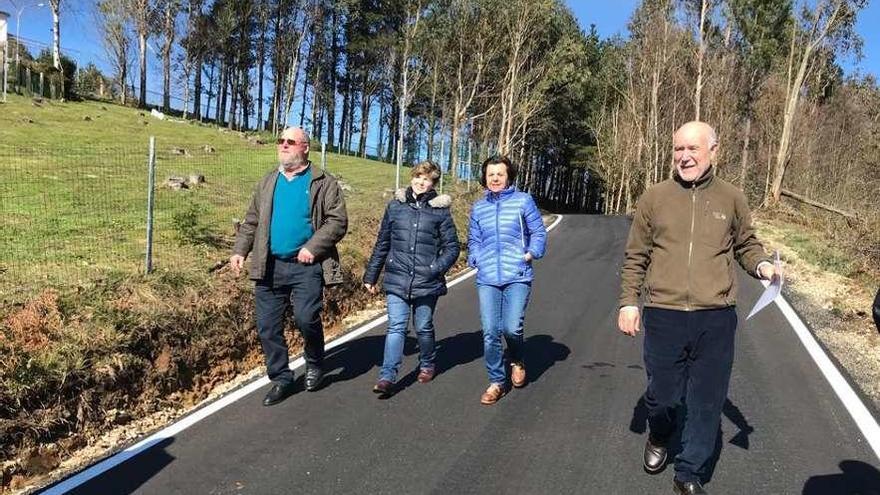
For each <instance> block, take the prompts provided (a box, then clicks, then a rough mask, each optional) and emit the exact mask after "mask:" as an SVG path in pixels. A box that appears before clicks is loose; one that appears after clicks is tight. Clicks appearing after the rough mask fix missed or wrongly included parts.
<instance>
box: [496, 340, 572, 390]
mask: <svg viewBox="0 0 880 495" xmlns="http://www.w3.org/2000/svg"><path fill="white" fill-rule="evenodd" d="M481 350H482V349H481ZM569 354H571V350H570V349H569V348H568V346H567V345H565V344H561V343H559V342H555V341H554V340H553V337H552V336H550V335H544V334H541V335H531V336H529V337H526V341H525V358H524V359H525V364H526V372H527V374H528V383H534V382H537V381H538V380H539V379H540V378H541V375H543V374H544V372H545V371H547V370H548V369H550V368H551V367H553V365H554V364H556V363H558V362H559V361H565V360H566V359H567V358H568V355H569Z"/></svg>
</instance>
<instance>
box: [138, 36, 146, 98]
mask: <svg viewBox="0 0 880 495" xmlns="http://www.w3.org/2000/svg"><path fill="white" fill-rule="evenodd" d="M138 49H139V50H140V54H139V55H140V58H139V59H138V60H139V67H140V72H141V73H140V87H139V88H138V89H139V90H140V98H139V99H138V106H139V107H141V108H146V107H147V33H146V32H143V31H142V32H140V33H138Z"/></svg>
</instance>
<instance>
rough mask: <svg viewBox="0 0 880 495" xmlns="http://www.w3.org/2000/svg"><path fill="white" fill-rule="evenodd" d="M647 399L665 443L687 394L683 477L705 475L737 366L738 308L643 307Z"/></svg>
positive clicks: (679, 474) (678, 473)
mask: <svg viewBox="0 0 880 495" xmlns="http://www.w3.org/2000/svg"><path fill="white" fill-rule="evenodd" d="M644 321H645V370H646V371H647V373H648V390H647V391H646V392H645V405H646V406H647V408H648V425H649V426H650V429H651V438H652V439H653V440H654V441H655V442H660V443H663V442H665V441H666V440H668V439H669V437H670V436H671V435H672V433H673V432H674V430H675V428H676V418H675V410H676V407H677V406H679V405H680V404H681V399H682V397H684V400H685V406H686V407H685V411H686V415H685V418H684V428H683V430H682V434H681V447H682V450H681V453H679V454H678V456H677V457H676V458H675V477H676V478H678V479H679V480H680V481H695V480H701V479H704V478H705V475H706V474H707V473H706V469H707V467H708V463H709V460H710V459H711V457H712V455H713V453H714V450H715V440H716V436H717V434H718V427H719V424H720V421H721V408H722V407H723V406H724V401H725V399H726V398H727V387H728V385H729V383H730V372H731V369H732V368H733V355H734V335H735V333H736V311H735V310H734V308H732V307H729V308H722V309H710V310H703V311H690V312H687V311H674V310H668V309H658V308H645V311H644Z"/></svg>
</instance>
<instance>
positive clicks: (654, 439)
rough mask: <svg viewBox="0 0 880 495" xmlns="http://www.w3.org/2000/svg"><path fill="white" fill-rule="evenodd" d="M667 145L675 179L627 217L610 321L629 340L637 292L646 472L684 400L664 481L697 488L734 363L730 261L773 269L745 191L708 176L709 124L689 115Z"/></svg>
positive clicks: (659, 460)
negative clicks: (615, 311)
mask: <svg viewBox="0 0 880 495" xmlns="http://www.w3.org/2000/svg"><path fill="white" fill-rule="evenodd" d="M673 145H674V150H673V154H674V163H675V177H674V178H672V179H669V180H666V181H663V182H661V183H659V184H657V185H655V186H653V187H651V188H649V189H648V190H647V191H645V193H644V194H643V195H642V197H641V198H640V199H639V204H638V207H637V209H636V213H635V216H634V218H633V223H632V227H631V228H630V233H629V239H628V241H627V245H626V256H625V261H624V264H623V268H622V270H621V279H622V280H621V295H620V312H619V315H618V326H619V327H620V331H621V332H623V333H625V334H627V335H630V336H633V337H634V336H635V334H636V333H637V332H638V331H639V321H640V313H639V307H638V302H639V295H640V294H642V295H643V297H644V306H645V310H644V320H645V346H644V347H645V350H644V357H645V370H646V371H647V375H648V386H647V390H646V392H645V396H644V399H645V405H646V406H647V408H648V424H649V427H650V434H649V436H648V441H647V442H646V444H645V452H644V464H645V469H646V470H647V471H648V472H649V473H657V472H660V471H661V470H662V469H663V467H664V465H665V463H666V443H667V441H668V440H669V437H670V436H671V435H672V433H673V431H674V430H675V409H676V407H677V406H678V405H679V404H680V402H681V398H682V397H684V399H685V403H686V405H687V415H686V418H685V424H684V430H683V433H682V450H681V453H680V454H678V455H677V456H676V459H675V478H674V480H673V487H674V488H675V491H676V492H677V493H683V494H697V493H706V492H705V490H704V489H703V487H702V485H701V483H702V482H704V481H705V479H706V477H707V474H708V473H707V472H706V471H707V468H708V461H709V459H710V458H711V456H712V454H713V452H714V447H715V437H716V434H717V431H718V424H719V421H720V420H721V408H722V406H723V404H724V401H725V399H726V398H727V388H728V384H729V382H730V372H731V369H732V367H733V355H734V334H735V331H736V323H737V321H736V312H735V310H734V306H735V305H736V272H735V270H734V266H733V258H736V261H738V262H739V264H740V265H741V266H742V267H743V268H744V269H745V270H746V271H747V272H748V273H749V274H750V275H752V276H754V277H759V278H764V279H767V280H770V279H772V278H773V277H776V276H777V275H781V274H777V271H776V267H775V266H774V265H773V263H771V262H770V260H769V258H768V257H767V256H766V254H765V253H764V249H763V247H762V246H761V243H760V242H758V240H757V239H756V238H755V231H754V228H753V227H752V225H751V218H750V213H749V207H748V203H747V202H746V198H745V195H743V193H742V191H740V190H739V189H737V188H736V187H734V186H733V185H731V184H728V183H727V182H725V181H723V180H721V179H719V178H718V177H715V174H714V170H713V168H712V163H713V162H714V159H715V155H716V153H717V150H718V139H717V136H716V134H715V130H714V129H712V127H710V126H709V125H707V124H705V123H703V122H689V123H687V124H685V125H683V126H682V127H681V128H679V129H678V131H676V133H675V135H674V137H673ZM642 287H644V290H642Z"/></svg>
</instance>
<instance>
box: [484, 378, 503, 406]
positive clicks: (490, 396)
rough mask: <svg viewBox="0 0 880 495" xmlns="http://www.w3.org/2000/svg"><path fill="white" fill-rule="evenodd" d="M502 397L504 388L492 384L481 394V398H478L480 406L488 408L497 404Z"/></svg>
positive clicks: (497, 384)
mask: <svg viewBox="0 0 880 495" xmlns="http://www.w3.org/2000/svg"><path fill="white" fill-rule="evenodd" d="M502 397H504V387H503V386H502V385H501V384H499V383H493V384H491V385H489V388H487V389H486V391H485V392H483V396H482V397H480V404H485V405H487V406H490V405H492V404H494V403H496V402H498V399H500V398H502Z"/></svg>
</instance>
